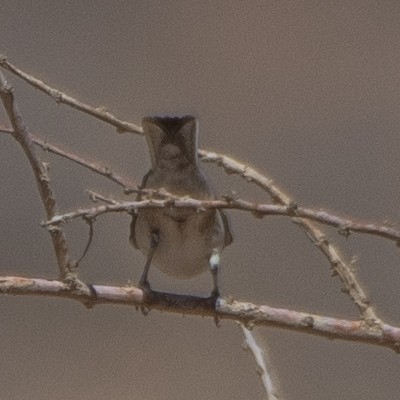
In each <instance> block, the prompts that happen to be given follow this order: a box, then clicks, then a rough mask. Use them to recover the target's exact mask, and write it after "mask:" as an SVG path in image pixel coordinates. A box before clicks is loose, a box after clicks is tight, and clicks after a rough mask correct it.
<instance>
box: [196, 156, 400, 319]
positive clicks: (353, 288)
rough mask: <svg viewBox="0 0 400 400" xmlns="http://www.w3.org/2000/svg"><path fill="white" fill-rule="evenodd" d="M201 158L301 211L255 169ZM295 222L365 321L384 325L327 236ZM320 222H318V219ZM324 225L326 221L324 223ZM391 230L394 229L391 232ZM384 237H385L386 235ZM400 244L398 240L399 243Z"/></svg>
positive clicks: (222, 159)
mask: <svg viewBox="0 0 400 400" xmlns="http://www.w3.org/2000/svg"><path fill="white" fill-rule="evenodd" d="M199 155H200V157H201V159H202V161H205V162H213V163H216V164H217V165H219V166H221V167H223V168H224V169H225V171H226V172H227V173H229V174H238V175H240V176H241V177H243V178H245V179H246V180H247V181H249V182H253V183H255V184H256V185H257V186H259V187H261V188H262V189H263V190H265V191H266V192H267V193H268V194H269V195H270V196H271V197H272V199H273V201H274V202H275V203H277V204H281V205H284V206H287V207H289V208H291V209H292V210H293V211H296V210H298V209H299V208H298V206H297V205H296V203H294V202H293V201H292V200H291V199H290V198H289V197H288V196H287V195H286V194H285V193H283V192H282V191H281V190H280V189H279V188H278V187H277V186H275V185H274V183H273V181H272V179H269V178H267V177H265V176H264V175H262V174H260V173H259V172H257V171H256V170H255V169H253V168H251V167H249V166H247V165H244V164H242V163H239V162H237V161H235V160H233V159H231V158H229V157H226V156H224V155H221V154H217V153H213V152H207V151H202V150H201V151H199ZM294 216H295V217H294V218H292V221H293V222H294V223H295V224H297V225H298V226H299V227H300V228H301V229H302V230H303V232H304V233H305V234H306V235H307V237H308V238H309V239H310V240H311V241H312V242H313V243H314V244H315V245H316V246H317V247H318V249H319V250H320V251H321V252H322V253H323V254H324V255H325V256H326V257H327V259H328V260H329V262H330V264H331V268H332V270H333V271H334V274H336V275H338V276H339V278H340V280H341V281H342V283H343V285H344V287H345V289H344V290H345V291H346V292H347V293H348V294H349V295H350V297H351V299H352V300H353V301H354V303H355V304H356V305H357V307H358V309H359V312H360V314H361V316H362V317H363V318H364V319H365V321H366V322H367V323H369V324H371V325H374V324H379V323H380V322H381V321H380V320H379V318H378V317H377V316H376V314H375V311H374V310H373V308H372V307H371V305H370V303H369V300H368V298H367V296H366V294H365V292H364V290H363V289H362V287H361V286H360V284H359V283H358V281H357V278H356V277H355V275H354V273H353V271H352V268H351V266H350V265H349V264H348V263H346V262H345V261H344V260H343V259H342V258H341V256H340V255H339V253H338V251H337V250H336V249H335V247H334V246H333V245H332V244H330V243H329V241H328V239H327V238H326V236H325V234H324V233H322V232H321V230H320V229H318V228H317V227H316V226H315V225H314V224H313V223H311V222H310V221H305V220H304V219H300V218H299V215H298V214H296V212H294ZM316 220H317V218H316ZM335 220H336V223H337V222H338V219H337V218H333V219H330V220H329V221H330V222H328V220H326V223H329V224H331V225H334V226H335ZM321 222H322V221H321ZM341 222H343V224H340V225H339V226H338V227H339V228H341V227H344V228H345V230H344V232H346V231H347V232H348V225H347V223H348V222H349V221H348V220H343V221H341ZM336 226H337V225H336ZM359 228H361V226H360V225H357V224H354V231H356V230H357V229H359ZM370 228H371V226H369V224H368V225H365V224H364V225H363V229H362V230H361V229H359V231H360V232H361V231H364V232H365V233H366V232H367V230H368V233H371V230H370ZM387 229H388V230H390V228H387ZM380 232H381V234H380V236H384V237H385V235H386V233H384V232H386V227H385V229H382V230H381V231H380ZM383 233H384V234H383ZM395 240H396V242H397V243H398V239H395Z"/></svg>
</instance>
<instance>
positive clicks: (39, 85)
mask: <svg viewBox="0 0 400 400" xmlns="http://www.w3.org/2000/svg"><path fill="white" fill-rule="evenodd" d="M0 66H1V67H3V68H5V69H6V70H8V71H10V72H12V73H13V74H15V75H17V76H18V77H20V78H22V79H23V80H24V81H25V82H27V83H29V84H30V85H32V86H33V87H35V88H36V89H39V90H40V91H41V92H43V93H45V94H47V95H48V96H50V97H52V98H53V99H54V100H55V101H56V102H57V103H61V104H67V105H69V106H71V107H73V108H76V109H77V110H79V111H83V112H84V113H86V114H89V115H92V116H93V117H96V118H98V119H100V120H102V121H104V122H107V123H109V124H111V125H114V126H115V127H116V128H117V130H118V132H132V133H137V134H140V135H142V134H143V130H142V128H141V127H140V126H137V125H135V124H132V123H130V122H126V121H122V120H120V119H118V118H116V117H114V116H113V115H112V114H110V113H109V112H107V111H106V110H105V109H104V108H102V107H92V106H89V105H87V104H85V103H82V102H81V101H79V100H77V99H75V98H73V97H72V96H68V95H67V94H65V93H62V92H60V91H59V90H57V89H54V88H52V87H50V86H48V85H46V84H45V83H43V82H42V81H41V80H39V79H37V78H35V77H33V76H32V75H29V74H27V73H26V72H24V71H22V70H20V69H19V68H17V67H16V66H15V65H13V64H11V63H9V62H8V61H7V58H6V57H5V56H4V55H2V54H0Z"/></svg>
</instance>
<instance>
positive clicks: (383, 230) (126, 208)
mask: <svg viewBox="0 0 400 400" xmlns="http://www.w3.org/2000/svg"><path fill="white" fill-rule="evenodd" d="M157 193H162V192H157ZM165 207H175V208H193V209H198V210H200V211H201V210H202V209H221V208H226V209H231V210H241V211H248V212H252V213H253V214H254V215H255V216H256V217H258V218H261V217H263V216H267V215H271V216H274V215H275V216H285V217H296V218H302V219H309V220H313V221H317V222H320V223H323V224H327V225H331V226H334V227H336V228H339V232H340V233H341V234H343V235H345V236H348V235H349V234H350V233H351V232H361V233H368V234H373V235H376V236H381V237H384V238H386V239H390V240H393V241H395V242H396V243H398V242H399V241H400V231H398V230H396V229H394V228H390V227H385V226H382V225H379V224H374V223H370V222H369V223H361V222H355V221H354V220H351V219H345V218H341V217H339V216H337V215H332V214H331V213H329V212H327V211H322V210H319V211H318V210H313V209H309V208H303V207H298V208H296V209H293V208H292V207H291V206H290V205H289V206H281V205H275V204H256V203H251V202H249V201H245V200H241V199H228V200H196V199H193V198H190V197H181V198H167V199H164V200H157V199H150V200H142V201H124V202H116V201H115V200H113V204H110V205H101V206H98V207H91V208H86V209H78V210H76V211H72V212H70V213H65V214H62V215H56V216H55V217H54V218H52V219H51V220H49V221H46V222H44V223H43V224H42V225H43V226H49V225H57V224H61V223H65V222H68V221H71V220H72V219H75V218H80V217H85V218H89V219H90V218H96V217H98V216H99V215H102V214H106V213H115V212H131V211H133V210H137V209H144V208H165Z"/></svg>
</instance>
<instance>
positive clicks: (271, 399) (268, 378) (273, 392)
mask: <svg viewBox="0 0 400 400" xmlns="http://www.w3.org/2000/svg"><path fill="white" fill-rule="evenodd" d="M238 325H240V328H241V329H242V333H243V336H244V344H243V347H244V349H245V350H249V351H251V353H252V354H253V356H254V361H255V362H256V365H257V372H258V374H259V375H260V378H261V382H262V384H263V386H264V390H265V394H266V396H267V397H266V398H267V400H278V399H280V400H282V397H281V396H280V395H279V393H278V388H277V385H276V383H275V382H274V379H273V376H272V371H271V365H268V364H270V363H267V357H266V354H265V350H263V349H261V347H260V346H259V345H258V344H257V342H256V340H255V338H254V335H253V334H252V333H251V331H250V330H249V329H247V328H246V327H245V326H244V325H243V324H241V323H240V322H238Z"/></svg>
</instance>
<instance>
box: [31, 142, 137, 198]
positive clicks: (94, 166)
mask: <svg viewBox="0 0 400 400" xmlns="http://www.w3.org/2000/svg"><path fill="white" fill-rule="evenodd" d="M32 140H33V142H34V143H35V144H37V145H38V146H40V147H41V148H42V149H43V150H45V151H48V152H50V153H53V154H57V155H59V156H61V157H64V158H67V159H69V160H71V161H73V162H75V163H77V164H79V165H81V166H83V167H85V168H88V169H90V170H91V171H93V172H96V173H97V174H99V175H102V176H104V177H106V178H107V179H110V180H111V181H113V182H114V183H116V184H117V185H119V186H122V187H123V188H124V191H125V192H129V193H131V192H133V191H135V190H137V185H136V184H135V183H134V182H131V181H129V180H128V179H126V178H124V177H123V176H121V175H119V174H117V173H115V172H114V171H112V170H111V169H110V168H108V167H104V166H102V165H100V164H99V163H95V162H89V161H88V160H85V159H84V158H82V157H79V156H77V155H76V154H74V153H71V152H69V151H67V150H64V149H61V148H60V147H58V146H55V145H53V144H51V143H48V142H46V141H44V140H42V139H39V138H38V137H36V136H34V135H32Z"/></svg>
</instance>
